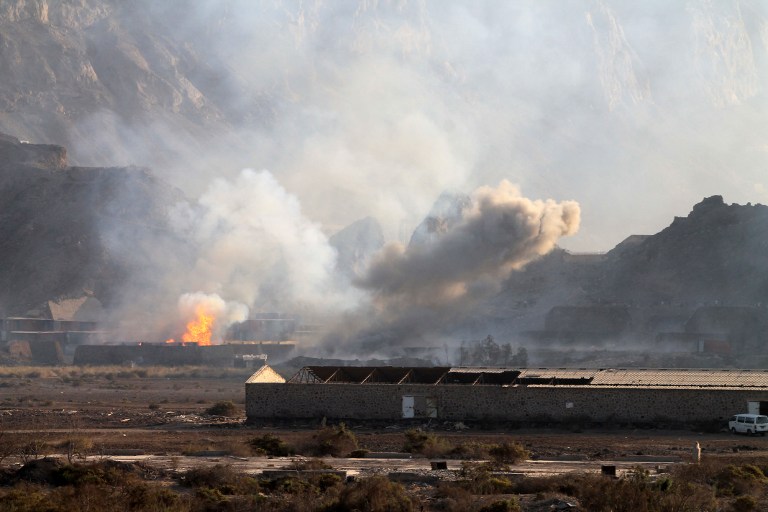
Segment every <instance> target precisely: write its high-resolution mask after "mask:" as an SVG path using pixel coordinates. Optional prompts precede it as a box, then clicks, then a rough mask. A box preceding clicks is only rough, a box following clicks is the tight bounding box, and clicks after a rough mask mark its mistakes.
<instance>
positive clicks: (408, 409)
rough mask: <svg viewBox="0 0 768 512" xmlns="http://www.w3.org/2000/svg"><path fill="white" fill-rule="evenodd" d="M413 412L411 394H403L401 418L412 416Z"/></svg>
mask: <svg viewBox="0 0 768 512" xmlns="http://www.w3.org/2000/svg"><path fill="white" fill-rule="evenodd" d="M414 412H415V408H414V399H413V395H403V418H413V416H414Z"/></svg>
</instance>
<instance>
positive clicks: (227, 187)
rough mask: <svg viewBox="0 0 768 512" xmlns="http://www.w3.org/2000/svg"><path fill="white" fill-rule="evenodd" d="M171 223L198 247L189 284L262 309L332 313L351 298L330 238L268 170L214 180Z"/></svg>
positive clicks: (181, 207)
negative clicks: (318, 309)
mask: <svg viewBox="0 0 768 512" xmlns="http://www.w3.org/2000/svg"><path fill="white" fill-rule="evenodd" d="M174 220H175V223H176V225H177V226H178V227H179V229H180V230H182V231H183V232H184V233H186V235H187V236H188V237H191V238H192V239H194V240H195V242H196V245H197V246H198V248H199V255H198V259H197V263H196V265H195V269H194V271H193V272H192V275H191V276H190V279H189V281H190V286H197V287H199V288H200V289H203V290H206V291H208V292H209V293H217V294H219V295H221V296H222V297H226V298H227V299H228V300H235V301H239V302H241V303H244V304H248V305H249V306H250V307H252V308H255V309H257V310H260V311H280V310H284V311H285V310H288V311H314V310H315V309H316V308H319V307H320V306H322V308H323V309H324V310H325V311H327V312H333V311H339V310H343V309H345V308H347V307H349V306H350V305H351V304H352V303H353V302H352V301H353V300H354V296H353V293H352V292H351V291H350V290H349V289H345V288H344V287H343V280H340V279H338V278H337V276H336V274H335V272H336V252H335V250H334V249H333V248H332V247H331V246H330V245H329V243H328V238H327V237H326V235H325V234H323V232H322V231H321V230H320V228H319V226H318V225H317V224H315V223H313V222H312V221H310V220H309V219H308V218H306V217H305V216H304V215H303V213H302V211H301V206H300V204H299V201H298V199H297V198H296V197H295V196H293V195H292V194H290V193H288V192H287V191H286V190H285V188H283V187H282V186H281V185H280V184H279V183H278V182H277V181H276V180H275V178H274V176H272V174H270V173H269V172H268V171H258V172H257V171H253V170H250V169H245V170H243V171H242V172H241V173H240V175H239V176H237V178H235V179H234V180H226V179H217V180H215V181H214V182H213V183H212V184H211V186H210V188H209V189H208V190H207V191H206V192H205V193H204V194H203V195H202V196H201V197H200V200H199V203H198V207H196V208H191V207H189V206H184V205H182V206H180V207H179V208H177V209H176V211H175V214H174Z"/></svg>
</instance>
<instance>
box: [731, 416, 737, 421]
mask: <svg viewBox="0 0 768 512" xmlns="http://www.w3.org/2000/svg"><path fill="white" fill-rule="evenodd" d="M730 421H738V420H737V417H736V416H731V419H730Z"/></svg>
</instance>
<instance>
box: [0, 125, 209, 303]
mask: <svg viewBox="0 0 768 512" xmlns="http://www.w3.org/2000/svg"><path fill="white" fill-rule="evenodd" d="M0 196H2V198H3V200H2V201H0V269H2V270H1V271H0V316H2V317H5V316H28V315H33V316H38V315H39V316H46V313H45V311H44V310H45V306H46V304H47V302H48V301H51V300H62V299H68V298H81V297H93V298H96V299H98V300H99V301H100V302H101V303H102V305H103V306H104V307H105V308H115V307H118V306H120V305H121V302H122V301H126V300H137V301H140V297H142V296H149V295H152V296H155V297H158V296H165V295H166V294H167V293H172V292H171V290H172V289H173V287H172V286H170V285H171V284H172V283H171V282H169V281H168V280H166V279H162V278H161V277H159V276H164V275H171V272H170V269H174V270H178V269H183V268H184V267H189V266H190V261H189V259H188V258H189V255H191V254H193V252H194V251H193V250H192V248H191V247H190V246H189V243H188V242H187V241H186V240H183V239H181V238H179V237H178V236H177V235H176V234H175V232H174V231H173V230H172V229H171V227H170V224H169V216H168V210H169V206H170V205H173V204H175V203H177V202H181V201H184V200H185V198H184V196H183V194H181V192H180V191H179V190H178V189H175V188H173V187H171V186H169V185H167V184H165V183H163V182H162V181H160V180H158V179H157V178H156V177H155V176H153V175H152V174H151V173H150V172H149V170H147V169H144V168H138V167H93V168H87V167H73V166H69V165H68V162H67V156H66V150H65V149H64V148H63V147H61V146H52V145H38V144H29V143H23V142H21V141H19V140H18V139H16V138H14V137H12V136H8V135H2V136H0ZM166 285H167V286H168V289H167V290H164V291H163V290H162V288H163V287H164V286H166ZM158 293H160V295H157V294H158ZM171 297H172V298H170V299H169V301H168V303H169V304H170V305H171V306H172V307H175V300H176V297H173V296H171ZM163 306H164V305H163V304H156V305H155V306H154V307H160V308H162V307H163Z"/></svg>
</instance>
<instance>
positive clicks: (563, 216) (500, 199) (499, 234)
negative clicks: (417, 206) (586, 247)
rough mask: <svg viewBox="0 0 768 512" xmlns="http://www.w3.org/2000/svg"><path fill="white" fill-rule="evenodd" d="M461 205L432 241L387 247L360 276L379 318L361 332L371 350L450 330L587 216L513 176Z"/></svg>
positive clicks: (568, 233)
mask: <svg viewBox="0 0 768 512" xmlns="http://www.w3.org/2000/svg"><path fill="white" fill-rule="evenodd" d="M460 211H461V218H459V219H457V220H456V221H455V222H454V223H452V225H450V227H448V228H447V230H446V231H445V232H443V233H441V234H438V236H436V237H434V238H432V239H431V240H429V241H427V242H425V243H412V244H411V245H409V246H408V247H406V246H404V245H402V244H399V243H392V244H389V245H387V246H386V247H385V248H384V249H382V250H381V252H380V253H379V254H378V255H377V256H376V257H375V258H374V260H373V261H372V262H371V265H370V268H369V270H368V272H367V273H366V275H365V276H363V277H361V278H360V279H358V280H357V284H358V285H359V286H360V287H362V288H363V289H366V290H368V291H369V292H371V294H372V296H373V311H374V315H375V316H374V318H375V322H374V325H372V326H368V327H366V328H365V329H364V332H363V334H362V335H361V337H362V338H363V342H364V344H365V345H367V347H366V348H367V349H377V348H380V345H383V344H384V343H387V344H390V345H391V344H393V343H396V344H402V343H408V342H414V341H415V340H420V341H424V337H425V336H428V335H430V334H433V335H434V334H435V333H438V332H440V329H441V328H444V329H449V328H450V327H451V324H454V323H455V322H457V321H458V320H460V319H461V318H462V317H464V316H466V315H467V314H470V313H471V312H472V310H473V308H474V307H475V306H476V305H477V303H478V301H480V300H482V299H486V298H488V297H491V296H492V295H493V294H495V293H497V292H498V291H499V288H500V283H501V282H502V281H503V280H504V279H505V278H507V277H508V276H509V274H510V272H512V271H514V270H516V269H520V268H521V267H523V266H524V265H525V264H526V263H528V262H530V261H532V260H533V259H535V258H537V257H539V256H541V255H544V254H546V253H547V252H549V251H551V250H552V249H553V248H554V247H555V244H556V242H557V241H558V239H559V238H560V237H562V236H567V235H572V234H574V233H576V231H577V230H578V228H579V220H580V209H579V205H578V204H577V203H576V202H574V201H563V202H560V203H558V202H555V201H553V200H547V201H540V200H537V201H533V200H530V199H527V198H525V197H522V195H521V194H520V191H519V189H518V188H517V187H516V186H515V185H513V184H511V183H510V182H508V181H506V180H504V181H502V182H501V183H500V184H499V186H498V187H496V188H491V187H481V188H479V189H477V190H476V191H475V192H474V193H473V194H472V197H471V204H470V205H469V206H468V207H467V208H464V209H462V210H460ZM336 336H339V335H338V334H336ZM328 341H329V342H330V343H333V341H334V340H333V339H332V338H329V340H328Z"/></svg>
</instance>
